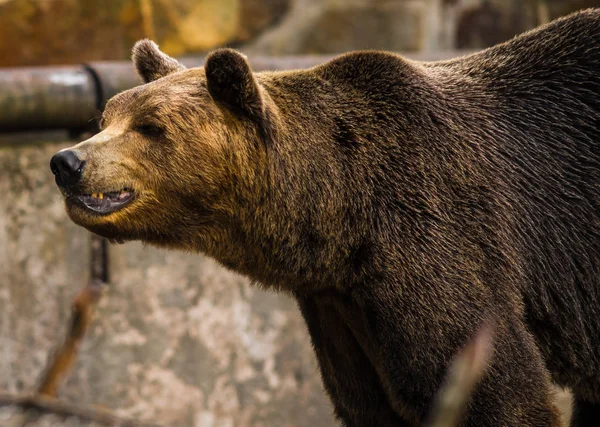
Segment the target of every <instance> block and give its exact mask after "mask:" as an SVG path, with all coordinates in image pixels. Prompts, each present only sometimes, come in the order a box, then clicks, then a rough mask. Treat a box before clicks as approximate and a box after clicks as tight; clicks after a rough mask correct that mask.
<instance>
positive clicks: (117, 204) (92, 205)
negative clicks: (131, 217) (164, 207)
mask: <svg viewBox="0 0 600 427" xmlns="http://www.w3.org/2000/svg"><path fill="white" fill-rule="evenodd" d="M134 196H135V192H134V191H133V190H132V189H129V188H125V189H122V190H120V191H109V192H104V193H91V194H70V195H69V196H68V197H69V198H70V199H72V200H74V201H76V203H77V204H80V205H83V207H85V208H86V209H88V210H90V211H92V212H94V213H97V214H100V215H106V214H109V213H113V212H115V211H117V210H119V209H121V208H122V207H124V206H126V205H128V204H129V203H130V202H131V201H132V200H133V198H134Z"/></svg>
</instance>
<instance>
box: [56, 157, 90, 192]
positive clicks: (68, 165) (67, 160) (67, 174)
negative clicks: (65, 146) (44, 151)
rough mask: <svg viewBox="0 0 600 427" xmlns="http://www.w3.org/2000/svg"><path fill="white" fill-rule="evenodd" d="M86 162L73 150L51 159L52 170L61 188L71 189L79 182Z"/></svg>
mask: <svg viewBox="0 0 600 427" xmlns="http://www.w3.org/2000/svg"><path fill="white" fill-rule="evenodd" d="M84 166H85V161H83V160H81V159H79V157H78V156H77V154H75V152H74V151H72V150H63V151H59V152H58V153H56V154H55V155H54V156H52V159H50V170H51V171H52V173H53V174H54V177H55V180H56V184H57V185H58V186H59V187H63V188H64V187H71V186H73V185H75V184H77V183H78V182H79V180H80V179H81V175H82V173H83V168H84Z"/></svg>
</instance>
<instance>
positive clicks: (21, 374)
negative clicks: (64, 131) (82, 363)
mask: <svg viewBox="0 0 600 427" xmlns="http://www.w3.org/2000/svg"><path fill="white" fill-rule="evenodd" d="M67 145H68V144H65V143H63V144H35V143H34V144H31V145H26V146H19V147H16V146H12V147H8V146H0V194H1V196H0V272H2V275H1V277H0V372H1V373H2V375H0V390H4V391H7V392H11V393H20V392H31V391H32V390H33V389H34V387H35V384H36V380H37V378H38V377H39V375H40V373H41V370H42V367H43V366H44V364H45V362H46V360H47V358H48V354H49V351H50V350H51V349H52V348H53V347H54V345H55V344H56V343H57V342H59V340H61V339H62V334H63V329H64V327H65V326H66V322H67V318H68V315H69V306H70V302H71V299H72V298H73V296H74V295H75V293H76V292H77V290H78V289H79V288H80V287H82V286H83V285H85V284H86V283H87V282H88V279H89V270H90V268H89V257H88V255H89V252H88V248H89V234H88V233H87V232H86V231H84V230H82V229H80V228H79V227H77V226H75V225H74V224H73V223H71V221H69V220H68V218H67V216H66V214H65V211H64V207H63V202H62V198H61V196H60V195H59V194H58V191H57V189H56V186H55V184H54V177H53V176H52V174H51V173H50V170H49V168H48V162H49V159H50V157H51V155H52V154H53V153H55V152H56V151H58V150H59V149H60V148H63V147H65V146H67Z"/></svg>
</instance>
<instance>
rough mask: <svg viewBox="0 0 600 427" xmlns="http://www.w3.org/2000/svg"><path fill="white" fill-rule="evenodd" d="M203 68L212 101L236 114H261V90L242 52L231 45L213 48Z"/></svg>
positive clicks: (255, 118)
mask: <svg viewBox="0 0 600 427" xmlns="http://www.w3.org/2000/svg"><path fill="white" fill-rule="evenodd" d="M204 71H205V73H206V81H207V85H208V92H209V93H210V96H211V97H212V98H213V99H214V100H215V102H217V103H218V104H221V105H223V106H224V107H226V108H227V109H228V110H230V111H231V112H233V113H235V114H239V115H245V116H247V117H249V118H251V119H254V120H257V119H260V118H261V117H262V111H263V100H262V96H261V91H260V88H259V86H258V82H257V81H256V80H255V79H254V75H253V74H252V70H251V69H250V65H249V64H248V61H246V57H245V56H244V55H242V54H241V53H240V52H237V51H235V50H233V49H219V50H216V51H214V52H212V53H210V54H209V55H208V56H207V57H206V62H205V63H204Z"/></svg>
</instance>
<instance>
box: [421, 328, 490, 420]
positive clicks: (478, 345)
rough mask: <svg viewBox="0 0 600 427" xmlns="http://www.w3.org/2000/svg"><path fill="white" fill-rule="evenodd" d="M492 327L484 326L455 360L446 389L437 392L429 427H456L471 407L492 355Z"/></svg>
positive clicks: (449, 372) (444, 387)
mask: <svg viewBox="0 0 600 427" xmlns="http://www.w3.org/2000/svg"><path fill="white" fill-rule="evenodd" d="M493 329H494V327H493V325H492V324H491V323H485V324H484V325H483V326H482V327H481V328H480V329H479V331H478V332H477V334H476V335H475V337H474V338H473V340H472V341H471V342H469V344H467V346H466V347H465V348H464V349H463V351H462V352H461V353H460V354H459V355H458V356H457V357H456V358H455V359H454V361H453V362H452V364H451V365H450V369H449V371H448V377H447V378H446V382H445V384H444V386H443V387H442V388H441V389H440V390H439V391H438V395H437V399H436V401H435V404H434V406H433V411H432V412H431V415H430V418H429V421H428V422H427V423H425V425H426V426H428V427H456V426H457V425H459V422H460V419H461V417H462V415H463V413H464V412H465V410H466V409H467V407H468V404H469V399H470V397H471V394H472V392H473V389H474V388H475V385H476V384H477V382H478V381H479V379H480V378H481V376H482V375H483V373H484V372H485V370H486V368H487V364H488V361H489V359H490V356H491V352H492V334H493Z"/></svg>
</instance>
